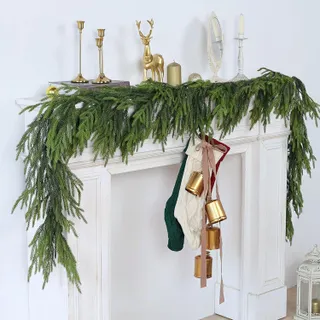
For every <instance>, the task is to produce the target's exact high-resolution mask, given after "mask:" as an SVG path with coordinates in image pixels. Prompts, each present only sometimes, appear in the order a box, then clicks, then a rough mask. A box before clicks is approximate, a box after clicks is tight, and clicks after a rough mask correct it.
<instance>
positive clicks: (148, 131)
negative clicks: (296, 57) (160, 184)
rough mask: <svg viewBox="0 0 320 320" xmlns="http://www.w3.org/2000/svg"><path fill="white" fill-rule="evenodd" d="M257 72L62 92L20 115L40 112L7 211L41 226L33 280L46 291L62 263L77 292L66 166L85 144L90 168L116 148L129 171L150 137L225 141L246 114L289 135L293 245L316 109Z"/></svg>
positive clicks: (302, 92)
mask: <svg viewBox="0 0 320 320" xmlns="http://www.w3.org/2000/svg"><path fill="white" fill-rule="evenodd" d="M261 70H262V75H261V76H260V77H258V78H255V79H250V80H246V81H239V82H235V83H231V82H227V83H211V82H209V81H197V82H190V83H185V84H182V85H180V86H178V87H172V86H170V85H167V84H164V83H158V82H152V81H147V82H145V83H143V84H141V85H138V86H135V87H122V88H121V87H120V88H110V87H103V88H101V89H99V90H85V89H74V88H70V87H64V88H63V93H61V94H57V95H54V96H52V97H50V98H45V99H43V100H42V101H41V102H40V103H39V104H37V105H34V106H29V107H27V108H25V109H24V110H23V111H22V112H25V111H32V110H34V109H35V108H37V107H40V111H39V113H38V115H37V117H36V119H35V120H34V121H33V122H32V123H31V124H30V125H29V127H28V129H27V131H26V132H25V133H24V135H23V136H22V138H21V140H20V142H19V144H18V145H17V158H18V157H19V156H20V155H21V154H23V153H27V155H26V157H25V159H24V167H25V177H26V186H25V190H24V191H23V192H22V194H21V196H20V197H19V198H18V200H17V201H16V203H15V205H14V208H13V211H14V210H15V208H16V207H17V206H18V205H20V206H21V208H24V207H25V208H26V215H25V218H26V222H27V228H29V227H30V226H32V227H33V226H35V223H36V222H37V221H38V220H40V221H41V225H40V227H38V229H37V231H36V233H35V235H34V238H33V240H32V241H31V243H30V247H31V262H30V267H29V278H30V277H31V275H32V274H34V273H37V272H42V274H43V278H44V283H43V286H45V284H46V283H47V282H48V281H49V276H50V274H51V272H52V271H53V268H54V267H55V266H56V264H57V263H60V264H61V265H63V266H64V268H65V269H66V272H67V276H68V279H69V281H70V282H72V283H74V284H75V285H76V286H77V288H78V289H79V290H80V285H81V282H80V277H79V274H78V271H77V261H76V259H75V257H74V255H73V253H72V251H71V249H70V247H69V245H68V243H67V240H66V236H67V234H68V233H69V232H73V233H74V234H75V235H76V236H77V234H76V230H75V228H74V223H73V222H72V219H73V218H74V217H76V218H78V219H82V220H84V221H85V217H84V216H83V215H82V209H81V207H80V195H81V191H82V182H81V181H80V180H79V179H78V178H77V177H76V176H75V175H74V174H73V173H72V172H71V170H70V169H69V167H68V161H69V160H70V158H71V157H74V156H76V155H77V154H81V153H82V152H83V150H84V149H85V148H86V147H87V144H88V141H89V140H91V141H92V143H93V153H94V156H95V159H96V158H97V157H101V158H103V159H104V160H105V163H106V164H107V162H108V159H110V158H111V157H112V156H113V155H114V153H115V151H116V150H117V149H120V150H121V152H122V158H123V161H125V162H127V161H128V156H129V155H132V154H133V153H134V152H136V151H137V150H138V149H139V147H140V146H142V144H143V142H144V140H146V139H147V138H149V137H150V136H151V137H153V139H154V141H155V142H158V143H161V144H162V145H163V148H164V147H165V144H166V142H167V137H168V136H169V135H173V136H176V137H183V136H184V135H186V134H187V135H189V136H191V137H195V136H196V135H198V134H199V133H200V132H201V133H204V132H205V133H208V134H209V135H211V136H213V134H214V132H213V129H212V126H211V124H212V121H213V119H215V121H216V123H217V127H218V129H219V130H220V131H221V133H222V134H221V138H223V137H224V136H226V135H227V134H229V133H231V132H232V131H233V129H234V128H235V127H236V126H237V124H238V123H239V122H240V121H241V119H242V118H243V117H244V116H246V115H247V114H248V112H250V122H251V127H253V126H254V125H255V124H256V123H257V122H259V121H260V122H261V123H262V124H263V125H264V126H267V125H268V124H269V123H270V116H271V113H274V114H275V115H276V117H277V118H281V119H284V120H285V121H286V124H287V125H288V126H289V127H290V130H291V133H290V136H289V139H288V175H287V229H286V234H287V239H288V240H290V241H291V240H292V237H293V233H294V230H293V225H292V219H291V218H292V213H293V212H295V213H296V214H297V215H298V216H299V215H300V213H301V212H302V207H303V197H302V193H301V183H302V175H303V172H304V171H306V172H307V173H308V174H309V175H310V174H311V168H312V167H313V166H314V163H315V160H316V159H315V156H314V154H313V151H312V148H311V145H310V142H309V139H308V135H307V129H306V124H305V120H306V118H307V117H310V118H311V119H313V120H314V121H315V123H316V124H317V120H318V119H319V110H320V109H319V105H318V104H317V103H315V102H314V101H313V100H312V99H311V98H310V97H309V95H308V94H307V91H306V89H305V86H304V84H303V83H302V82H301V81H300V80H299V79H297V78H295V77H288V76H285V75H283V74H281V73H278V72H274V71H271V70H268V69H261ZM250 102H252V109H250V111H249V104H250ZM79 104H80V105H79ZM28 150H30V152H28Z"/></svg>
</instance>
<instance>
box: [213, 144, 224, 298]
mask: <svg viewBox="0 0 320 320" xmlns="http://www.w3.org/2000/svg"><path fill="white" fill-rule="evenodd" d="M212 143H213V144H214V142H212ZM212 149H214V145H213V146H212ZM212 153H213V161H214V166H213V174H214V179H215V181H216V195H217V199H218V200H220V193H219V185H218V176H217V169H216V161H215V160H216V159H215V157H214V152H213V151H212ZM210 186H211V184H210ZM210 196H211V193H210ZM219 227H220V267H221V270H220V273H221V277H220V297H219V304H222V303H224V283H223V275H222V257H223V254H222V244H223V242H222V230H221V223H219Z"/></svg>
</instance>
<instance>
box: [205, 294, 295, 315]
mask: <svg viewBox="0 0 320 320" xmlns="http://www.w3.org/2000/svg"><path fill="white" fill-rule="evenodd" d="M296 292H297V291H296V288H291V289H289V290H288V311H287V316H286V317H285V318H283V320H292V319H293V316H294V314H295V311H296ZM203 320H226V318H223V317H220V316H218V315H213V316H211V317H208V318H205V319H203ZM275 320H276V319H275Z"/></svg>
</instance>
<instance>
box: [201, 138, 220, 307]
mask: <svg viewBox="0 0 320 320" xmlns="http://www.w3.org/2000/svg"><path fill="white" fill-rule="evenodd" d="M200 148H202V174H203V183H204V195H205V197H206V201H210V200H211V199H212V187H211V181H210V168H211V169H212V171H213V174H214V178H215V182H216V194H217V199H218V200H220V193H219V187H218V181H217V168H216V160H215V156H214V146H212V145H211V144H210V143H208V142H206V141H205V139H204V137H203V139H202V141H201V143H200V144H199V145H198V146H197V149H198V150H199V149H200ZM206 220H207V217H206V211H205V205H204V207H203V210H202V231H201V288H204V287H206V285H207V277H206V275H207V264H206V248H207V237H206V222H207V221H206ZM220 233H221V229H220ZM220 260H221V283H220V299H219V302H220V304H221V303H223V302H224V284H223V277H222V236H221V234H220Z"/></svg>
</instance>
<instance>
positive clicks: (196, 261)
mask: <svg viewBox="0 0 320 320" xmlns="http://www.w3.org/2000/svg"><path fill="white" fill-rule="evenodd" d="M206 263H207V279H209V278H212V257H211V256H210V252H209V251H207V256H206ZM194 276H195V277H196V278H201V255H199V256H196V257H195V259H194Z"/></svg>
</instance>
